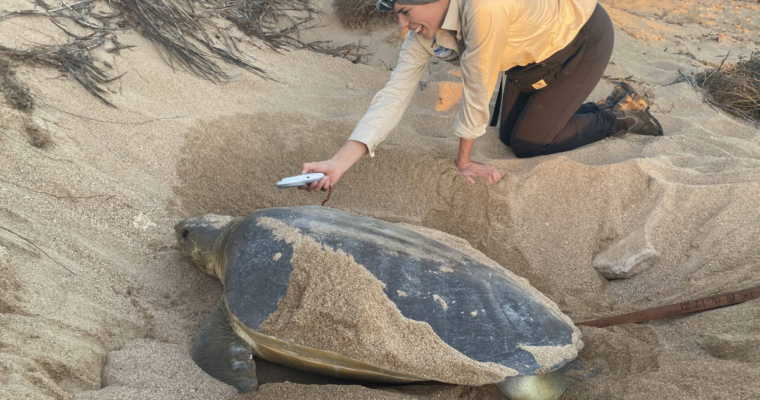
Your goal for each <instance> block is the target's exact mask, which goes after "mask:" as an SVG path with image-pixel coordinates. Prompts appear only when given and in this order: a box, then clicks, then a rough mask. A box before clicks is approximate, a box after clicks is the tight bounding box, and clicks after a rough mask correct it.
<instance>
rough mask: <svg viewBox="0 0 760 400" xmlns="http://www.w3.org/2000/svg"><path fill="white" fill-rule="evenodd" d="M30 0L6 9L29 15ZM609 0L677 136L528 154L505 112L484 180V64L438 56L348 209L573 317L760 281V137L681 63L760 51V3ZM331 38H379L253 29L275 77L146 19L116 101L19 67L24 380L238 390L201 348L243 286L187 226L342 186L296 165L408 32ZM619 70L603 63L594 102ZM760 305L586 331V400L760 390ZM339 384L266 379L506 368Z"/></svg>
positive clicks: (2, 369)
mask: <svg viewBox="0 0 760 400" xmlns="http://www.w3.org/2000/svg"><path fill="white" fill-rule="evenodd" d="M30 7H31V6H30V5H29V3H28V2H26V1H21V0H11V1H4V2H3V4H2V8H4V9H6V10H8V11H11V10H17V9H27V8H30ZM605 8H606V9H607V10H608V11H609V13H610V15H611V17H612V18H613V20H614V21H615V34H616V43H615V50H614V53H613V59H612V61H611V63H610V65H609V66H608V69H607V71H606V74H607V75H609V76H610V77H623V78H628V79H629V80H630V81H631V82H632V83H633V85H634V87H636V88H637V90H639V91H641V92H643V93H645V94H646V95H647V96H648V98H649V99H650V101H651V102H652V112H653V113H654V115H655V116H657V118H659V120H660V122H661V123H662V125H663V128H664V130H665V132H666V136H665V137H658V138H652V137H643V136H636V135H618V136H615V137H613V138H610V139H607V140H604V141H601V142H598V143H595V144H592V145H589V146H586V147H584V148H581V149H577V150H574V151H571V152H567V153H562V154H557V155H551V156H546V157H538V158H533V159H516V158H515V157H514V155H513V154H512V152H511V151H510V150H509V149H507V148H505V147H504V146H503V145H502V144H501V143H500V142H499V140H498V137H497V135H498V134H497V131H496V130H495V129H494V128H490V129H489V131H488V132H487V134H486V135H485V136H484V137H482V138H480V139H479V140H478V141H477V142H476V145H475V150H474V155H473V157H474V159H475V160H476V161H480V162H487V163H490V164H491V165H494V166H496V168H498V169H499V171H500V172H501V173H502V175H503V176H504V179H503V181H502V182H501V183H499V184H497V185H487V184H486V183H484V182H477V183H476V184H475V185H470V184H467V183H466V182H464V180H463V179H462V178H461V176H459V173H458V171H457V170H456V169H455V168H454V165H453V158H454V157H455V154H456V148H457V139H456V138H455V137H454V136H453V135H452V134H451V126H452V124H453V116H454V114H455V113H456V112H457V110H458V109H459V107H458V104H459V101H460V100H458V99H457V98H456V93H457V90H454V89H452V88H456V85H457V84H459V80H460V79H461V78H459V77H458V76H457V73H458V71H457V70H456V69H455V68H452V67H450V66H448V65H446V64H445V63H436V64H434V65H432V66H431V68H430V70H429V73H426V74H425V77H424V80H423V84H422V85H421V86H420V91H418V92H417V94H416V95H415V98H414V100H413V101H412V105H411V107H410V109H409V110H408V112H407V113H406V115H405V117H404V118H403V120H402V122H401V125H400V126H399V128H398V129H397V130H396V131H395V132H393V133H392V134H391V135H390V137H389V138H388V139H387V140H386V141H385V142H384V143H383V144H382V145H381V146H380V147H379V149H378V151H377V157H375V158H373V159H369V158H365V159H362V160H361V161H360V162H359V163H358V164H357V165H356V166H355V167H354V168H353V169H352V170H351V171H349V172H348V173H347V174H346V175H345V176H344V177H343V178H342V180H341V182H340V183H339V185H338V186H336V187H335V189H334V190H333V194H332V198H331V199H330V202H329V203H328V206H330V207H334V208H337V209H341V210H344V211H349V212H353V213H357V214H362V215H366V216H370V217H375V218H380V219H384V220H387V221H391V222H404V223H409V224H414V225H420V226H424V227H427V228H430V229H435V230H439V231H443V232H446V233H448V234H451V235H454V236H457V237H460V238H462V239H463V240H466V241H467V242H469V243H470V244H472V246H473V247H474V248H475V249H477V250H478V251H480V252H482V253H483V254H485V255H486V256H487V257H489V258H490V259H492V260H494V261H495V262H497V263H499V264H500V265H502V266H504V267H506V268H508V269H509V270H510V271H512V272H513V273H515V274H517V275H519V276H521V277H523V278H526V279H528V280H529V281H530V283H531V285H532V286H534V287H535V288H537V289H538V290H540V291H541V292H542V293H543V294H545V295H546V296H548V297H549V298H550V299H552V300H553V301H554V302H556V303H557V304H558V306H559V307H560V308H561V309H562V311H563V312H565V313H566V314H567V315H569V317H570V318H572V319H573V320H574V321H583V320H588V319H594V318H600V317H605V316H610V315H615V314H619V313H625V312H630V311H635V310H641V309H646V308H649V307H656V306H660V305H665V304H669V303H673V302H678V301H682V300H686V299H691V298H699V297H703V296H707V295H710V294H717V293H721V292H731V291H736V290H740V289H742V288H745V287H752V286H757V285H759V284H760V256H759V254H760V253H759V252H758V250H757V243H758V242H760V136H758V134H759V133H760V131H758V130H757V129H756V128H755V127H753V126H750V125H749V124H747V123H745V122H743V121H740V120H737V119H736V118H733V117H731V116H728V115H726V114H724V113H722V112H718V111H715V110H713V109H711V108H710V106H708V105H707V104H705V103H704V102H703V101H702V95H701V94H700V93H698V92H697V91H695V90H694V89H693V88H692V87H690V86H689V85H688V84H686V83H684V82H680V83H674V82H675V81H676V79H677V78H678V77H679V74H678V70H679V69H681V70H682V71H684V73H686V74H689V73H691V72H695V71H697V70H699V69H701V68H704V67H705V65H706V64H707V65H711V64H718V63H720V61H721V60H722V59H723V58H724V57H725V56H726V54H727V53H728V52H729V51H730V52H731V53H730V55H729V61H736V60H737V59H738V57H740V56H745V57H746V56H748V55H749V53H750V52H751V51H753V50H757V49H758V48H759V46H760V44H759V43H758V41H759V40H758V37H760V36H758V24H759V23H760V20H759V19H758V15H760V13H759V12H758V11H760V9H759V8H760V5H759V4H758V3H749V2H740V1H717V0H701V1H699V2H696V1H680V2H677V1H657V2H655V1H627V0H626V1H623V0H617V1H615V2H614V3H613V2H612V1H611V0H610V1H608V2H607V3H606V4H605ZM331 18H333V17H331V16H329V15H327V16H326V17H325V18H324V20H323V21H327V22H329V21H331ZM77 32H79V33H82V32H80V31H77ZM313 34H314V35H316V36H319V35H322V37H323V38H331V39H336V40H339V41H345V42H348V41H356V40H358V39H359V38H361V39H362V43H363V44H367V45H369V46H371V50H372V51H373V52H374V53H375V54H376V56H375V57H374V58H372V59H371V60H370V61H369V65H354V64H352V63H350V62H347V61H345V60H341V59H336V58H332V57H327V56H323V55H318V54H314V53H310V52H306V51H292V52H284V53H275V52H272V51H270V50H266V49H257V48H255V47H253V46H252V45H251V43H250V41H245V43H241V44H240V45H241V46H243V47H245V48H246V50H248V51H250V52H251V54H253V55H254V56H255V58H256V60H257V63H258V64H257V65H259V66H261V67H263V68H265V69H266V70H268V71H270V73H271V74H272V76H273V77H274V78H275V79H276V81H264V80H261V79H259V78H256V77H254V76H252V75H251V74H250V73H247V72H244V71H241V70H239V69H236V68H232V67H225V68H226V69H227V70H228V72H229V73H230V74H231V75H232V76H233V77H234V80H233V81H232V82H229V83H227V84H224V85H214V84H212V83H210V82H206V81H203V80H201V79H199V78H197V77H195V76H193V75H191V74H189V73H187V72H185V71H182V70H181V69H178V70H176V71H175V70H172V69H171V68H170V67H169V66H167V65H166V64H165V63H164V62H163V61H162V60H161V58H160V57H159V55H158V53H157V52H156V50H155V49H154V48H153V46H152V45H151V44H150V43H149V42H148V41H146V40H145V39H144V38H142V37H141V36H139V35H137V34H136V33H134V32H130V31H125V32H123V33H120V34H119V41H120V42H121V43H123V44H125V45H134V46H135V47H134V48H132V49H130V50H126V51H122V52H121V54H120V55H115V54H110V53H106V52H105V51H103V50H102V49H100V50H96V51H94V54H93V56H94V57H95V58H96V59H97V60H105V61H107V62H108V63H109V64H110V65H112V66H113V68H114V69H113V72H114V73H118V74H121V73H126V74H125V75H124V76H123V77H122V78H121V79H120V80H119V81H117V82H114V83H113V84H111V85H109V86H108V88H109V90H110V92H109V93H106V94H105V95H106V96H107V97H108V98H109V100H111V101H112V102H114V104H116V105H117V106H118V107H119V108H118V109H113V108H109V107H107V106H104V105H103V104H102V103H101V102H99V101H98V100H97V99H95V98H93V97H92V96H90V95H89V94H87V93H86V92H85V91H84V89H82V87H81V86H80V85H79V84H77V83H76V82H75V81H74V80H73V79H71V78H68V77H62V76H61V74H60V73H59V72H58V71H55V70H52V69H46V68H31V67H28V66H23V65H19V64H18V63H14V62H12V63H11V66H12V68H14V69H15V70H16V75H15V76H16V78H17V79H18V80H19V81H20V82H22V83H23V84H25V85H27V86H28V87H29V89H30V92H31V93H32V94H33V95H34V98H35V101H36V103H37V107H36V108H35V110H34V111H33V112H32V113H31V114H30V115H27V114H24V113H21V112H18V111H15V110H14V109H12V108H11V107H10V106H9V105H8V104H6V103H1V104H0V163H2V165H3V168H2V171H0V397H1V398H8V399H17V398H40V399H44V398H56V399H71V398H109V397H110V398H134V399H141V398H146V399H147V398H162V399H179V398H183V399H191V398H198V399H206V398H214V396H218V398H231V397H234V396H235V393H234V392H232V391H230V390H229V388H228V387H225V386H224V385H221V384H219V383H218V382H215V381H213V380H209V379H206V378H207V377H205V375H203V374H202V373H201V372H200V371H199V370H198V369H197V368H195V367H194V366H193V365H192V362H191V361H190V358H189V355H188V354H187V348H188V344H189V343H190V341H191V340H192V337H193V335H194V334H195V331H196V330H197V329H198V327H199V326H200V325H201V323H202V322H203V321H204V320H205V319H206V318H207V317H208V315H209V314H210V313H211V311H212V310H213V309H214V307H215V305H216V303H217V301H218V299H219V297H220V294H221V285H220V284H219V282H218V280H217V279H216V278H213V277H210V276H207V275H205V274H203V273H202V272H201V271H199V270H198V269H197V268H196V267H194V266H193V265H192V263H191V262H190V261H189V260H187V259H186V258H184V257H182V255H181V252H180V251H179V248H178V247H177V245H176V243H175V237H174V232H173V226H174V224H175V223H176V222H177V221H178V220H179V219H182V218H187V217H195V216H198V215H201V214H207V213H218V214H224V215H236V216H242V215H247V214H249V213H251V212H253V211H255V210H257V209H260V208H264V207H273V206H278V207H279V206H292V205H304V204H319V202H321V201H322V200H323V199H324V194H309V193H304V192H301V191H297V190H278V189H276V188H275V183H276V182H277V181H278V180H280V179H282V178H283V177H286V176H290V175H295V174H298V173H299V172H300V167H301V164H302V163H304V162H307V161H315V160H321V159H325V158H327V157H329V156H330V155H332V153H333V152H334V151H335V149H337V148H338V147H339V146H340V145H341V144H342V143H343V142H344V141H345V139H346V138H347V137H348V136H349V134H350V132H351V130H352V129H353V127H354V125H355V124H356V122H357V121H358V120H359V119H360V118H361V116H362V115H363V113H364V111H365V110H366V107H367V105H368V104H369V102H370V101H371V98H372V96H373V95H374V93H375V92H376V91H377V90H378V89H379V88H381V87H382V86H383V85H384V84H385V82H386V80H387V78H388V76H389V71H388V70H387V69H386V68H385V67H384V66H383V64H385V65H388V66H393V65H395V58H394V57H395V55H394V53H395V52H396V51H397V50H396V49H397V48H398V47H397V46H398V36H399V35H398V33H397V32H396V31H395V30H394V29H393V28H389V29H387V30H384V31H383V30H377V31H375V32H373V33H371V34H367V33H366V32H362V31H353V32H352V31H346V30H344V29H341V28H339V27H335V26H333V25H330V26H328V27H327V28H323V29H321V30H318V31H315V32H314V33H313ZM64 40H66V38H65V37H64V35H63V34H62V33H61V32H60V31H59V30H58V29H57V28H55V27H53V26H52V25H51V24H50V23H49V22H47V20H45V19H39V18H36V17H30V18H26V17H24V18H14V19H12V20H5V21H0V42H1V44H3V45H13V46H31V45H33V44H34V43H54V42H56V41H58V42H60V41H64ZM611 88H612V84H611V83H609V82H607V81H604V80H603V81H601V82H600V84H599V85H598V86H597V88H596V90H595V91H594V93H593V94H592V95H591V96H590V100H594V101H596V100H598V99H601V98H604V96H606V95H607V94H608V93H609V91H610V90H611ZM30 124H32V125H33V126H35V127H37V128H38V129H40V130H42V131H45V132H47V133H48V134H49V135H50V140H49V141H50V143H49V144H48V145H47V146H46V147H44V148H38V147H35V146H33V145H32V144H30V143H29V136H28V133H27V132H28V130H27V127H28V126H30ZM636 235H639V236H636ZM634 239H635V240H634ZM624 240H625V243H628V244H625V243H624V244H625V249H628V250H635V248H636V246H635V245H634V244H636V245H639V246H640V249H641V252H643V251H655V252H656V253H657V260H656V262H653V263H651V265H648V266H647V267H646V268H645V269H643V270H641V272H638V273H637V274H636V275H633V276H632V277H630V278H627V279H617V280H612V281H608V280H606V279H605V278H604V277H602V276H601V275H600V273H599V272H598V271H597V270H596V269H595V268H594V260H595V259H596V258H597V256H599V255H600V254H606V255H607V256H610V255H616V256H615V257H619V254H625V252H617V251H616V249H620V248H622V247H621V246H623V244H620V243H621V241H624ZM641 252H639V253H636V252H633V253H632V255H633V256H635V255H636V254H641ZM607 256H605V257H607ZM609 258H610V257H607V258H604V259H605V260H607V259H609ZM612 258H614V257H612ZM600 260H601V259H600ZM759 314H760V302H757V301H754V302H748V303H744V304H741V305H737V306H733V307H728V308H723V309H716V310H712V311H708V312H704V313H700V314H694V315H689V316H683V317H677V318H672V319H667V320H662V321H656V322H652V323H647V324H641V325H636V326H627V327H612V328H603V329H598V328H583V329H582V332H583V334H584V338H583V340H584V343H585V347H584V350H583V351H582V353H581V358H582V359H583V360H584V361H585V364H586V365H587V366H588V368H600V369H601V370H602V374H601V375H599V376H598V377H596V378H594V379H591V380H589V381H587V382H584V383H581V384H578V385H576V386H575V387H573V388H572V389H570V390H569V391H568V392H567V394H566V395H565V396H564V397H565V398H569V399H594V398H599V399H602V398H604V399H606V398H621V399H652V398H658V399H659V398H669V399H714V398H754V397H757V393H760V364H759V362H758V357H757V356H758V353H757V349H758V344H760V343H758V339H757V337H758V336H757V331H758V325H760V324H759V323H758V321H760V315H759ZM161 355H163V356H161ZM262 365H263V363H262ZM264 369H265V368H263V367H262V372H263V370H264ZM162 371H176V372H174V373H173V374H172V375H171V376H167V375H169V374H167V373H164V372H162ZM204 377H205V378H204ZM316 383H317V382H315V381H312V382H311V383H303V384H288V383H283V382H282V381H279V382H275V381H271V382H269V383H264V384H262V386H261V388H260V392H259V393H256V394H251V395H248V396H246V397H247V398H252V399H256V398H259V399H264V398H299V396H300V398H320V397H318V396H322V397H321V398H325V399H339V398H382V396H396V397H390V398H410V396H412V397H413V398H446V396H448V398H452V399H456V398H478V399H481V398H482V399H489V398H492V399H495V398H498V392H497V391H496V392H495V391H494V390H495V388H494V387H493V386H491V385H486V386H483V387H479V388H466V387H461V386H445V387H438V386H434V387H431V386H425V385H413V386H411V387H405V389H410V390H412V391H411V392H404V391H399V390H400V389H398V388H392V389H391V388H382V389H381V388H368V387H363V386H358V385H340V386H317V385H316ZM193 388H194V389H196V392H192V391H191V390H190V389H193ZM438 395H440V396H438ZM310 396H312V397H310ZM403 396H406V397H403ZM415 396H416V397H415ZM467 396H469V397H467Z"/></svg>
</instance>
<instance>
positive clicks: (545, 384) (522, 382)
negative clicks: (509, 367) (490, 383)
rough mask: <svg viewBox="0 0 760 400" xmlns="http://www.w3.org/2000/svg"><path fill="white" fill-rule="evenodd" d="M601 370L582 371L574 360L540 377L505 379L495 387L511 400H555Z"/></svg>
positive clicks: (578, 360) (528, 376)
mask: <svg viewBox="0 0 760 400" xmlns="http://www.w3.org/2000/svg"><path fill="white" fill-rule="evenodd" d="M600 373H601V370H599V369H594V370H592V371H590V372H586V371H584V370H583V368H582V366H581V359H580V358H576V359H575V360H572V361H570V362H568V363H567V364H565V365H564V366H563V367H562V368H560V369H558V370H555V371H551V372H547V373H545V374H541V375H527V376H516V377H512V378H507V379H505V380H503V381H502V382H499V383H497V384H496V386H497V387H498V388H499V390H501V392H502V393H504V395H505V396H507V397H508V398H509V399H511V400H556V399H558V398H559V397H560V396H562V394H563V393H564V392H565V390H567V389H569V388H571V387H572V386H574V385H575V384H578V383H581V382H584V381H587V380H589V379H592V378H595V377H596V376H598V375H599V374H600Z"/></svg>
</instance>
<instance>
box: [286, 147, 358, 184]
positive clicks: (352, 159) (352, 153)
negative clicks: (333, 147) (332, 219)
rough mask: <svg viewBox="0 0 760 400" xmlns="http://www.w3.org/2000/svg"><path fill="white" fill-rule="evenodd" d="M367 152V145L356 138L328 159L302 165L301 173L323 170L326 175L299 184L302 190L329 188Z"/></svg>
mask: <svg viewBox="0 0 760 400" xmlns="http://www.w3.org/2000/svg"><path fill="white" fill-rule="evenodd" d="M365 154H367V145H365V144H364V143H361V142H357V141H354V140H349V141H347V142H346V144H344V145H343V147H341V148H340V150H338V152H337V153H335V155H334V156H333V157H332V158H331V159H329V160H327V161H320V162H310V163H306V164H304V165H302V166H301V173H302V174H306V173H309V172H321V173H323V174H325V177H324V178H322V179H320V180H319V181H317V182H312V183H311V184H309V185H304V186H299V187H298V188H299V189H301V190H306V191H307V192H311V191H313V190H317V191H319V190H323V191H324V190H327V189H329V188H330V187H332V186H333V185H335V184H336V183H338V181H339V180H340V178H341V177H342V176H343V174H344V173H345V172H346V171H348V169H349V168H351V167H352V166H353V165H354V164H355V163H356V162H357V161H359V159H360V158H361V157H362V156H363V155H365Z"/></svg>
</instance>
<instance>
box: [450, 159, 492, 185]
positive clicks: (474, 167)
mask: <svg viewBox="0 0 760 400" xmlns="http://www.w3.org/2000/svg"><path fill="white" fill-rule="evenodd" d="M457 168H459V172H460V173H461V174H462V176H464V179H466V180H467V182H470V183H475V177H476V176H477V177H480V178H483V179H485V180H486V182H488V183H499V181H500V180H501V174H500V173H499V171H498V170H497V169H496V168H494V167H493V166H491V165H482V164H475V163H474V162H466V163H462V164H457Z"/></svg>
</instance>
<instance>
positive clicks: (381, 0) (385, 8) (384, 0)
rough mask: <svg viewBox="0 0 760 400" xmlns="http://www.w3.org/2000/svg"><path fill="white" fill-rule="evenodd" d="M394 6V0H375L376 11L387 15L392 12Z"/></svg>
mask: <svg viewBox="0 0 760 400" xmlns="http://www.w3.org/2000/svg"><path fill="white" fill-rule="evenodd" d="M394 4H396V0H377V4H376V5H375V7H376V8H377V11H380V12H383V13H389V12H391V11H393V5H394Z"/></svg>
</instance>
